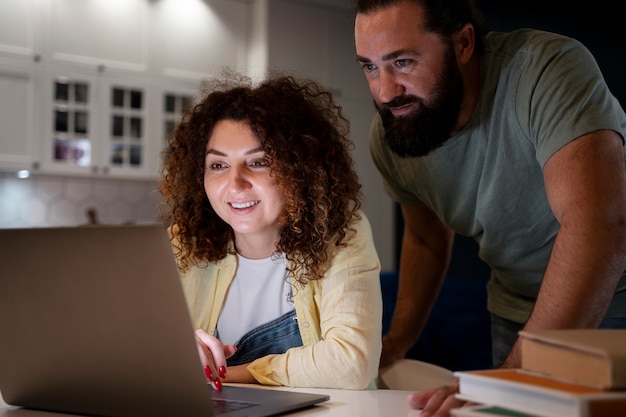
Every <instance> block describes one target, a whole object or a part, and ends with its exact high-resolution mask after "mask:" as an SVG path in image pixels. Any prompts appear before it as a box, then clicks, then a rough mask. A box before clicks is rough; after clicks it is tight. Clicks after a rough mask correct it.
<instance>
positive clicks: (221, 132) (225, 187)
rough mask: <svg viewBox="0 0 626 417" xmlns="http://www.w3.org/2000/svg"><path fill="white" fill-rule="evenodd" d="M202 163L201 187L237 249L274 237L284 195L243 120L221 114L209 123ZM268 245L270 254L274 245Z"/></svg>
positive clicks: (263, 153) (253, 135)
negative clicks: (212, 124) (223, 117)
mask: <svg viewBox="0 0 626 417" xmlns="http://www.w3.org/2000/svg"><path fill="white" fill-rule="evenodd" d="M204 167H205V170H204V190H205V192H206V194H207V197H208V198H209V202H210V203H211V206H212V207H213V209H214V210H215V212H216V213H217V214H218V216H220V218H222V220H224V221H225V222H226V223H228V224H229V225H230V226H231V227H232V228H233V230H234V231H235V240H236V242H237V249H238V250H240V247H242V246H244V247H245V246H249V245H250V244H256V245H267V244H268V242H270V241H271V243H274V242H276V241H277V240H278V237H279V233H278V232H279V224H278V219H279V216H280V215H281V214H282V212H283V208H284V200H283V196H282V193H281V191H280V190H279V188H278V186H277V185H276V182H275V181H274V178H273V177H271V176H270V168H269V166H268V164H267V161H266V159H265V152H264V151H263V149H262V148H261V143H260V141H259V139H258V138H257V137H256V136H255V134H254V133H253V132H252V130H251V129H250V126H249V125H248V123H247V122H241V121H234V120H221V121H219V122H218V123H217V124H216V125H215V127H214V128H213V133H212V134H211V136H210V137H209V140H208V142H207V146H206V158H205V165H204ZM266 249H267V247H266ZM269 249H270V252H269V254H271V252H272V251H273V249H274V245H273V244H272V245H271V247H270V248H269ZM240 253H241V251H240ZM242 255H244V256H246V254H244V253H242ZM268 256H269V255H268Z"/></svg>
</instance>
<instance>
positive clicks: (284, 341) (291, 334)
mask: <svg viewBox="0 0 626 417" xmlns="http://www.w3.org/2000/svg"><path fill="white" fill-rule="evenodd" d="M235 346H237V352H236V353H235V354H234V355H233V356H231V357H230V358H228V359H227V360H226V363H227V365H228V366H233V365H241V364H244V363H249V362H252V361H253V360H255V359H258V358H261V357H263V356H266V355H270V354H273V353H276V354H280V353H285V352H286V351H287V349H289V348H292V347H297V346H302V337H301V336H300V330H299V329H298V321H297V319H296V311H295V310H292V311H291V312H289V313H285V314H283V315H282V316H280V317H279V318H277V319H275V320H272V321H270V322H267V323H265V324H262V325H261V326H259V327H257V328H255V329H252V330H250V331H249V332H248V333H246V334H245V335H243V337H242V338H241V339H239V341H238V342H237V343H236V344H235Z"/></svg>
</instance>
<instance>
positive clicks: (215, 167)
mask: <svg viewBox="0 0 626 417" xmlns="http://www.w3.org/2000/svg"><path fill="white" fill-rule="evenodd" d="M209 168H211V169H213V170H219V169H222V168H224V165H223V164H222V163H221V162H212V163H210V164H209Z"/></svg>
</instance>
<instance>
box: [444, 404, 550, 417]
mask: <svg viewBox="0 0 626 417" xmlns="http://www.w3.org/2000/svg"><path fill="white" fill-rule="evenodd" d="M450 413H451V414H452V415H453V416H455V417H541V416H538V415H537V414H528V413H523V412H521V411H515V410H511V409H508V408H505V407H499V406H497V405H484V404H481V405H475V406H469V407H462V408H453V409H452V410H450Z"/></svg>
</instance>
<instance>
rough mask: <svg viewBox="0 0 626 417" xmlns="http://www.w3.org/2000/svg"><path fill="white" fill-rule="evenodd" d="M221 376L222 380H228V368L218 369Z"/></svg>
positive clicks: (221, 367)
mask: <svg viewBox="0 0 626 417" xmlns="http://www.w3.org/2000/svg"><path fill="white" fill-rule="evenodd" d="M218 371H219V373H220V376H221V377H222V378H226V367H225V366H220V367H219V369H218Z"/></svg>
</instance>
